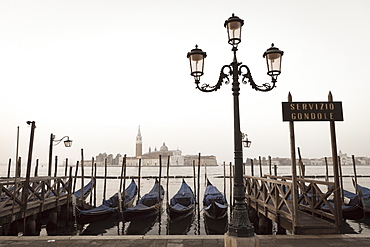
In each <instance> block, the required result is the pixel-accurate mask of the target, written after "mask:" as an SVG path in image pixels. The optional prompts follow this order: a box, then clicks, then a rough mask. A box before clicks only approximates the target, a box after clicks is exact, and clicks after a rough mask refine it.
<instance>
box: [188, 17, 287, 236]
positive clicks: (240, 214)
mask: <svg viewBox="0 0 370 247" xmlns="http://www.w3.org/2000/svg"><path fill="white" fill-rule="evenodd" d="M243 25H244V21H243V20H242V19H240V18H239V17H237V16H235V15H234V14H233V15H232V16H231V17H230V18H229V19H227V20H226V21H225V24H224V26H225V27H226V28H227V34H228V43H229V44H230V45H232V52H233V54H234V56H233V61H232V63H231V64H230V65H224V66H223V67H222V68H221V71H220V75H219V79H218V82H217V83H216V84H215V85H214V86H211V85H209V84H205V83H204V84H202V85H200V77H201V76H202V75H203V69H204V59H205V58H206V57H207V54H206V53H205V52H203V51H202V50H201V49H199V48H198V46H195V49H192V50H191V51H190V52H189V53H188V54H187V57H188V58H189V61H190V69H191V75H192V76H193V77H194V79H195V84H196V87H197V89H199V90H200V91H202V92H213V91H216V90H218V89H220V87H221V85H222V84H223V83H225V84H228V83H229V82H230V78H232V92H233V99H234V163H235V176H234V194H233V197H234V200H235V206H234V209H233V211H232V217H231V222H230V224H229V235H231V236H236V237H252V236H254V228H253V224H252V223H251V222H250V220H249V217H248V212H247V208H246V204H245V185H244V181H243V151H242V142H243V141H242V139H243V137H245V136H243V135H244V134H243V133H242V132H241V131H240V114H239V91H240V87H239V85H240V83H239V77H241V82H242V83H243V84H248V83H249V84H250V85H251V87H252V88H253V89H255V90H257V91H263V92H267V91H270V90H272V89H273V88H275V86H276V85H275V84H276V82H277V77H278V75H279V74H280V72H281V58H282V56H283V54H284V52H283V51H280V50H279V49H278V48H276V47H274V44H272V45H271V47H270V48H269V49H267V51H266V52H265V53H264V54H263V57H264V58H266V63H267V74H268V75H269V76H270V77H271V82H270V83H264V84H262V86H260V85H257V84H256V83H255V82H254V80H253V78H252V74H251V72H250V69H249V68H248V66H246V65H242V63H239V62H238V61H237V59H236V51H237V50H238V45H239V43H240V42H241V30H242V27H243ZM244 142H245V144H246V145H247V146H249V145H250V141H248V139H246V140H244Z"/></svg>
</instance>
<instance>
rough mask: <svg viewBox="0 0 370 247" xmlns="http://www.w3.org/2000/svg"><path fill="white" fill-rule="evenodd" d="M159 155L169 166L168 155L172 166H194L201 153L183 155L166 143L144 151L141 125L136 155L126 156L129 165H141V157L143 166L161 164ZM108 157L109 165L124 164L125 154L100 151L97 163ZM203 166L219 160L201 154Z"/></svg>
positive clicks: (163, 162) (101, 163)
mask: <svg viewBox="0 0 370 247" xmlns="http://www.w3.org/2000/svg"><path fill="white" fill-rule="evenodd" d="M159 156H161V162H162V166H167V162H168V157H169V158H170V166H192V165H193V162H195V165H198V160H199V154H195V155H182V152H181V150H179V149H176V150H169V149H168V147H167V146H166V144H165V143H163V145H162V146H161V147H160V148H159V150H157V148H155V149H154V151H152V150H151V148H149V152H147V153H143V141H142V136H141V132H140V127H139V130H138V133H137V136H136V155H135V157H126V165H127V166H139V159H141V166H159ZM105 159H107V165H117V166H118V165H122V162H123V156H122V155H121V154H117V155H116V157H113V155H112V154H109V155H107V154H106V153H103V154H102V153H100V154H99V155H98V156H96V163H97V165H103V164H104V163H105ZM200 164H201V166H204V165H206V166H216V165H217V160H216V156H214V155H206V156H201V158H200Z"/></svg>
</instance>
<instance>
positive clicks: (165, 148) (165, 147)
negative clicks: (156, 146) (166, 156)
mask: <svg viewBox="0 0 370 247" xmlns="http://www.w3.org/2000/svg"><path fill="white" fill-rule="evenodd" d="M160 151H161V152H167V151H168V147H167V146H166V144H165V143H163V145H162V147H161V148H160Z"/></svg>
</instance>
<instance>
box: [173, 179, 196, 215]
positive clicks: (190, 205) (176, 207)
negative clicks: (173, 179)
mask: <svg viewBox="0 0 370 247" xmlns="http://www.w3.org/2000/svg"><path fill="white" fill-rule="evenodd" d="M194 209H195V199H194V193H193V191H192V190H191V188H190V186H189V185H188V184H187V183H186V182H185V180H184V179H183V180H182V184H181V187H180V189H179V191H178V192H177V193H176V194H175V195H174V196H173V197H172V198H171V200H170V203H169V204H167V213H168V215H169V219H170V220H171V221H175V220H181V219H183V218H186V217H187V216H189V215H191V214H193V213H194Z"/></svg>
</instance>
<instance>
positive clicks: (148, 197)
mask: <svg viewBox="0 0 370 247" xmlns="http://www.w3.org/2000/svg"><path fill="white" fill-rule="evenodd" d="M159 188H160V189H159ZM159 191H160V193H159ZM159 195H160V196H159ZM163 195H164V190H163V187H162V185H161V186H159V182H158V180H157V179H156V180H155V183H154V185H153V188H152V189H151V190H150V191H149V193H147V194H145V195H144V196H143V197H142V198H140V200H139V201H138V203H137V205H136V206H134V207H128V208H126V209H125V210H123V212H122V216H123V219H124V221H131V220H132V219H141V218H147V217H150V216H153V215H155V214H158V213H159V210H161V208H162V202H163Z"/></svg>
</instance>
